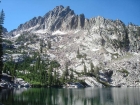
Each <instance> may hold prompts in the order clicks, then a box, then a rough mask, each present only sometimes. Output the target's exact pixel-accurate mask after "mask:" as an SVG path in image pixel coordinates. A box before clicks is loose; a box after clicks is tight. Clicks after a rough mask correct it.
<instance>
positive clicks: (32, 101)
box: [0, 88, 140, 105]
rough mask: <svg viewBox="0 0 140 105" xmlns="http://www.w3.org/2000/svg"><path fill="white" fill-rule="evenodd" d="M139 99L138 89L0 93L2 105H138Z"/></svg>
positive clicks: (45, 90) (49, 90)
mask: <svg viewBox="0 0 140 105" xmlns="http://www.w3.org/2000/svg"><path fill="white" fill-rule="evenodd" d="M139 97H140V89H139V88H85V89H55V88H38V89H36V88H31V89H26V88H22V89H16V90H3V91H1V92H0V102H1V103H3V104H4V105H140V100H139Z"/></svg>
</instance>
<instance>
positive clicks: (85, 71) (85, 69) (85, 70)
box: [84, 63, 87, 75]
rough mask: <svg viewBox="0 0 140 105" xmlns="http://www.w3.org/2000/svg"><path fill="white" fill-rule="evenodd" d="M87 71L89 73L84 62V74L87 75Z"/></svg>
mask: <svg viewBox="0 0 140 105" xmlns="http://www.w3.org/2000/svg"><path fill="white" fill-rule="evenodd" d="M86 73H87V68H86V65H85V63H84V74H85V75H86Z"/></svg>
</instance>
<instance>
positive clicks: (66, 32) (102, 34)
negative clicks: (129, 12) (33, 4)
mask: <svg viewBox="0 0 140 105" xmlns="http://www.w3.org/2000/svg"><path fill="white" fill-rule="evenodd" d="M23 32H27V33H34V34H37V35H38V37H39V38H40V39H43V40H44V43H46V44H47V42H46V41H47V40H50V41H51V44H52V48H51V49H48V50H47V51H46V49H47V47H46V48H45V47H44V50H43V53H46V54H48V55H49V56H50V58H51V59H56V60H58V61H59V63H60V64H61V68H60V72H61V73H62V72H63V70H64V66H65V63H66V62H68V63H69V69H70V68H71V69H73V70H75V71H77V72H82V71H83V66H84V64H85V65H86V67H87V71H90V62H92V63H93V64H94V66H95V67H97V66H98V67H100V72H99V77H100V79H101V80H103V81H105V82H107V83H109V84H110V85H112V86H119V85H121V86H140V78H135V77H136V76H139V75H140V71H139V70H140V68H139V64H140V61H139V59H140V41H139V40H140V27H139V26H137V25H134V24H132V23H130V24H129V25H128V26H126V25H125V24H124V23H123V22H122V21H121V20H110V19H105V18H103V17H101V16H98V17H93V18H91V19H87V18H85V16H84V14H80V15H76V14H75V13H74V11H73V10H71V9H70V7H69V6H67V7H63V6H57V7H56V8H54V9H53V10H52V11H49V12H48V13H46V14H45V15H44V16H43V17H41V16H39V17H34V18H33V19H31V20H30V21H28V22H26V23H24V24H21V25H19V27H18V28H17V29H15V30H12V31H11V32H9V35H12V36H13V37H12V38H17V36H20V35H21V34H23ZM36 44H38V46H39V42H36ZM31 46H32V47H33V46H34V45H33V44H32V43H30V44H29V45H28V47H31ZM38 48H39V47H38ZM78 50H79V54H80V57H77V51H78ZM135 59H137V60H135ZM109 71H112V72H113V74H112V75H111V76H108V75H106V72H109ZM75 76H77V75H76V74H75ZM85 79H86V78H85ZM86 80H87V79H86ZM88 80H89V79H88ZM90 82H91V81H90Z"/></svg>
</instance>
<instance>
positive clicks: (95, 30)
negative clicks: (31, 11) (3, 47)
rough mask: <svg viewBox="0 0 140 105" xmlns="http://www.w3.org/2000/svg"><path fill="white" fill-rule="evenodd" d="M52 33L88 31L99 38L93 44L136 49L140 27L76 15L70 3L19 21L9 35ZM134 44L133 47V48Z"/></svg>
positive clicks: (138, 46)
mask: <svg viewBox="0 0 140 105" xmlns="http://www.w3.org/2000/svg"><path fill="white" fill-rule="evenodd" d="M40 30H42V31H44V33H52V32H54V31H57V30H60V31H74V30H86V31H88V33H87V34H90V35H94V34H96V36H97V37H98V39H97V38H96V40H95V41H94V42H95V44H98V45H101V46H104V47H106V48H107V47H110V48H111V49H112V50H113V51H117V50H118V49H119V50H123V51H129V50H131V51H139V50H140V42H139V39H140V27H139V26H136V25H133V24H129V25H128V26H126V25H125V24H124V23H123V22H122V21H120V20H110V19H105V18H103V17H100V16H98V17H94V18H91V19H86V18H85V16H84V14H80V15H76V14H75V13H74V11H73V10H71V9H70V7H69V6H67V7H63V6H57V7H56V8H54V9H53V10H52V11H49V12H48V13H46V14H45V15H44V16H43V17H41V16H39V17H34V18H33V19H31V20H30V21H28V22H26V23H24V24H21V25H19V26H18V28H17V29H15V30H13V31H11V32H10V33H9V34H11V35H17V34H20V33H22V32H24V31H27V32H39V31H40ZM134 46H135V47H134Z"/></svg>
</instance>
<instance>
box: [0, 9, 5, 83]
mask: <svg viewBox="0 0 140 105" xmlns="http://www.w3.org/2000/svg"><path fill="white" fill-rule="evenodd" d="M4 17H5V14H4V11H3V10H2V11H1V13H0V81H1V74H2V70H3V59H2V56H3V47H2V32H3V26H2V24H3V23H4Z"/></svg>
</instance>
